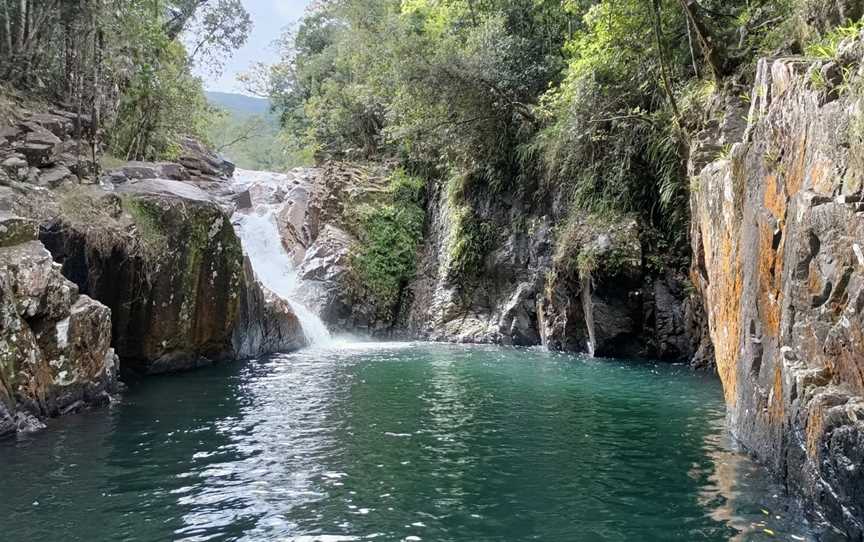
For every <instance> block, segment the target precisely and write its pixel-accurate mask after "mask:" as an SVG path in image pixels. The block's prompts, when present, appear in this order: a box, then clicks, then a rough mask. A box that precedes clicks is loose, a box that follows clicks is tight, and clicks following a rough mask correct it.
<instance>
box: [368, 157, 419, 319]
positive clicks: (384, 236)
mask: <svg viewBox="0 0 864 542" xmlns="http://www.w3.org/2000/svg"><path fill="white" fill-rule="evenodd" d="M423 186H424V185H423V181H422V180H420V179H417V178H415V177H412V176H410V175H408V174H407V173H405V171H404V170H401V169H400V170H397V171H396V172H394V173H393V174H392V175H391V177H390V186H389V188H388V194H387V198H386V201H385V202H383V203H380V204H367V205H365V206H363V207H362V208H361V209H360V243H359V246H358V249H357V251H356V252H355V253H354V254H353V255H352V260H351V267H352V269H353V270H354V272H355V274H356V275H357V279H358V281H359V285H360V287H361V288H362V290H363V291H364V292H365V293H366V294H368V295H369V296H370V297H371V298H372V300H373V301H374V303H375V305H376V307H378V309H379V311H380V312H382V313H383V314H391V313H392V309H393V307H394V306H395V305H397V304H398V302H399V298H400V295H401V293H402V290H403V289H404V288H405V286H406V285H407V284H408V282H409V281H410V280H411V279H412V278H413V277H414V272H415V267H416V260H417V247H418V245H419V243H420V241H421V239H422V237H423V221H424V217H425V213H424V210H423V207H422V202H423Z"/></svg>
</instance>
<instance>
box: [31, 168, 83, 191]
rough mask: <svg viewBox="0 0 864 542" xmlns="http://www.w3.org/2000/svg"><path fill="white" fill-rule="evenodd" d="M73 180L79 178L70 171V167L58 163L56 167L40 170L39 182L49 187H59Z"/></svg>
mask: <svg viewBox="0 0 864 542" xmlns="http://www.w3.org/2000/svg"><path fill="white" fill-rule="evenodd" d="M73 180H77V178H76V177H75V175H73V174H72V172H71V171H69V168H67V167H66V166H62V165H59V164H58V165H56V166H54V167H51V168H48V169H43V170H41V171H40V172H39V183H38V184H40V185H42V186H47V187H49V188H57V187H58V186H60V185H61V184H63V183H64V182H65V181H73Z"/></svg>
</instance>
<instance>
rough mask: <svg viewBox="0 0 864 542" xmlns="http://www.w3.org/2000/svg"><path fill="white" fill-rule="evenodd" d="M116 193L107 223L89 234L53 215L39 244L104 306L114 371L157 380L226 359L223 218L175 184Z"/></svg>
mask: <svg viewBox="0 0 864 542" xmlns="http://www.w3.org/2000/svg"><path fill="white" fill-rule="evenodd" d="M117 195H118V196H119V200H120V206H121V209H120V211H119V213H118V214H117V217H116V219H115V222H114V223H113V224H106V225H102V226H101V227H100V228H99V231H98V233H95V234H94V232H93V231H92V230H88V229H87V228H86V226H85V225H82V224H69V223H68V222H66V221H64V220H63V219H62V218H61V219H60V220H59V221H57V222H55V223H54V224H53V225H51V226H50V227H48V228H46V229H45V231H44V232H43V235H42V237H43V239H44V240H45V242H46V244H47V245H48V247H49V248H50V249H51V251H52V253H53V254H54V255H55V257H56V258H57V259H58V261H61V262H62V263H63V271H64V274H66V275H67V276H68V277H70V278H71V279H72V280H73V281H74V282H75V283H76V284H78V285H79V287H80V288H81V290H82V291H83V292H86V293H88V294H90V295H92V296H93V297H95V298H97V299H99V300H100V301H102V302H103V303H105V304H107V305H108V306H109V307H111V308H112V310H113V329H114V335H115V347H116V349H117V352H118V354H119V355H120V357H121V358H122V359H123V360H124V364H128V366H129V367H130V368H134V369H137V370H139V371H141V372H145V373H161V372H171V371H178V370H184V369H190V368H194V367H197V366H200V365H206V364H209V363H211V362H213V361H218V360H222V359H225V358H229V357H232V356H233V355H234V350H233V346H232V336H233V331H234V326H235V324H236V322H237V317H238V311H239V307H240V296H241V288H242V284H243V256H242V250H241V247H240V241H239V239H238V238H237V236H236V235H235V233H234V230H233V228H232V226H231V223H230V221H229V219H228V217H227V214H226V212H225V211H224V210H223V209H222V208H221V207H220V206H219V205H218V204H217V202H215V201H214V200H213V199H212V198H211V197H210V196H208V195H207V194H206V193H204V192H203V191H201V190H199V189H198V188H196V187H194V186H191V185H188V184H185V183H182V182H179V181H169V180H159V179H148V180H142V181H136V182H130V183H126V184H124V185H122V186H121V187H120V188H118V190H117ZM93 205H94V206H95V205H96V204H95V203H94V204H93Z"/></svg>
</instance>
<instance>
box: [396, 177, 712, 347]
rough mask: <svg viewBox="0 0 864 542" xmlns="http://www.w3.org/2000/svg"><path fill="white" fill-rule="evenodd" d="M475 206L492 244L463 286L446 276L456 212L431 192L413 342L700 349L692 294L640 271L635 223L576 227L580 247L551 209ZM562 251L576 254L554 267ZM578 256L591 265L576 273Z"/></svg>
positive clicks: (671, 280) (511, 201)
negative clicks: (568, 247) (489, 228)
mask: <svg viewBox="0 0 864 542" xmlns="http://www.w3.org/2000/svg"><path fill="white" fill-rule="evenodd" d="M472 205H473V206H474V208H475V210H478V212H480V213H485V214H484V219H485V220H487V221H490V222H491V223H493V224H494V225H495V226H494V228H493V229H494V230H495V232H497V233H498V234H499V236H498V246H496V247H494V248H493V249H492V250H491V252H490V253H489V255H488V257H487V259H486V261H485V262H484V263H483V269H482V270H480V272H479V273H477V274H476V275H477V276H476V277H475V278H474V279H472V281H471V282H470V283H467V284H466V283H464V282H463V281H461V280H458V279H457V280H454V279H453V278H452V277H451V276H450V271H449V266H450V262H449V258H448V254H449V243H450V240H451V238H452V236H453V235H454V233H453V228H454V225H453V223H452V220H453V218H452V217H453V216H454V214H455V213H454V211H453V210H452V209H450V208H449V203H448V198H447V194H446V190H444V189H443V187H437V188H436V189H434V190H433V192H432V198H431V199H430V202H429V207H428V211H427V220H428V221H427V224H428V226H427V228H428V235H427V237H426V241H425V244H424V247H423V251H422V254H421V259H420V265H419V267H418V273H417V278H416V280H415V281H414V283H413V284H412V287H411V288H412V292H413V298H414V302H413V304H412V305H411V309H410V312H409V316H408V326H409V328H410V330H411V331H412V333H413V334H415V335H417V336H420V337H424V338H428V339H431V340H436V341H453V342H480V343H496V344H507V345H525V346H528V345H537V344H543V345H545V346H546V347H548V348H550V349H552V350H567V351H577V352H586V353H590V354H593V355H596V356H625V357H650V358H662V359H670V360H686V361H689V360H690V359H691V358H692V356H693V354H694V352H696V350H697V348H699V342H700V336H701V333H702V331H703V329H702V327H701V326H700V325H699V323H698V321H697V320H698V318H699V317H700V314H699V312H698V307H699V306H700V304H699V303H697V302H696V301H697V300H696V299H695V298H694V299H692V303H693V306H694V307H695V309H696V310H691V309H690V308H686V307H689V303H691V296H690V294H689V293H688V292H686V291H685V288H684V282H685V280H684V278H683V277H677V276H674V275H672V274H669V273H667V275H665V276H664V275H661V276H654V275H652V274H651V273H649V272H647V271H646V269H645V268H644V263H643V256H642V247H641V241H640V229H639V225H638V224H637V223H636V221H634V220H633V219H628V218H626V217H624V218H621V219H620V220H618V221H616V222H614V223H609V224H602V225H592V224H591V223H590V221H586V223H585V224H583V225H580V226H579V228H580V230H584V231H582V233H580V235H579V239H577V240H575V241H573V240H569V241H568V240H566V239H564V238H563V235H562V234H561V233H560V231H561V226H563V224H561V222H562V220H559V219H556V218H555V216H556V215H555V214H554V213H555V212H556V206H555V205H554V204H553V203H550V202H541V203H539V204H527V203H525V202H523V201H521V200H520V199H519V198H516V197H513V196H503V197H501V196H497V197H494V198H492V197H490V198H487V199H485V200H482V201H474V202H473V203H472ZM547 213H552V214H547ZM556 223H557V224H556ZM556 225H557V226H558V228H557V229H558V231H559V233H557V234H555V233H553V232H554V230H555V229H556ZM562 243H570V244H572V245H573V249H572V250H573V255H572V257H570V256H568V257H567V258H564V259H563V260H561V261H559V259H560V257H559V256H556V253H557V252H560V246H559V245H561V244H562ZM577 256H578V259H580V260H583V261H584V262H589V263H590V262H591V261H595V260H596V265H594V266H593V268H591V269H589V268H587V267H586V268H584V269H579V266H578V265H577V264H576V263H575V262H574V261H573V260H576V259H577ZM707 350H708V351H707V352H706V353H707V354H709V355H708V357H710V349H707Z"/></svg>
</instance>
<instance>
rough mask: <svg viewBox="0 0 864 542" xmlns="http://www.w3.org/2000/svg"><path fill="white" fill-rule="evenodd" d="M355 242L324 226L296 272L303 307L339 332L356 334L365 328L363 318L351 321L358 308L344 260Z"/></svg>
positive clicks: (349, 237) (345, 235) (351, 238)
mask: <svg viewBox="0 0 864 542" xmlns="http://www.w3.org/2000/svg"><path fill="white" fill-rule="evenodd" d="M356 242H357V240H356V239H354V238H353V237H352V236H351V235H350V234H348V233H346V232H344V231H342V230H340V229H339V228H337V227H335V226H331V225H329V224H328V225H325V226H324V228H323V229H322V230H321V232H320V233H319V234H318V237H317V238H316V239H315V241H314V242H313V243H312V245H311V246H310V247H309V248H308V249H307V250H306V252H305V255H304V258H303V261H302V263H301V264H300V266H299V268H298V269H297V273H298V276H299V278H300V280H301V281H302V287H301V291H300V295H301V297H302V299H303V301H304V302H305V304H306V305H307V306H308V307H309V308H310V309H312V310H314V311H315V312H316V313H317V314H318V315H319V316H320V317H321V319H322V320H324V321H325V322H327V323H328V324H330V326H331V327H333V328H336V329H340V330H355V331H356V330H357V329H358V328H364V327H365V325H366V322H365V321H363V319H360V321H357V320H356V319H355V316H356V315H355V312H356V311H358V310H359V309H360V307H358V306H356V305H355V303H354V301H355V300H354V297H353V296H352V294H351V291H350V288H349V284H350V281H351V277H350V269H349V261H348V260H349V257H350V251H351V248H352V246H353V245H354V243H356ZM364 331H366V330H365V329H364Z"/></svg>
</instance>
